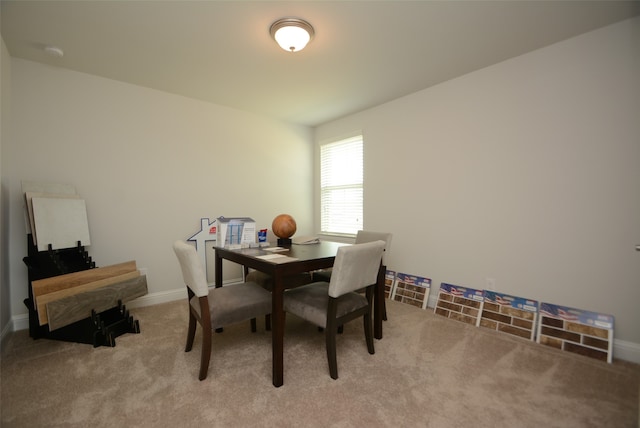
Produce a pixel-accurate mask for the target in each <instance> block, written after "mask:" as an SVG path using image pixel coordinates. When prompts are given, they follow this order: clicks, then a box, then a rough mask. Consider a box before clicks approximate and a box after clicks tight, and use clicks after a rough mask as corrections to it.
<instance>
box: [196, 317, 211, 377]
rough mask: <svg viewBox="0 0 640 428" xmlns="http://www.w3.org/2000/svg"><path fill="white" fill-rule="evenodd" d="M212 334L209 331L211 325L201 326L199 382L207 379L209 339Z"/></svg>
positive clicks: (209, 356)
mask: <svg viewBox="0 0 640 428" xmlns="http://www.w3.org/2000/svg"><path fill="white" fill-rule="evenodd" d="M212 335H213V332H212V331H211V325H208V326H207V325H203V326H202V354H201V355H200V376H199V377H198V378H199V379H200V380H205V379H206V378H207V372H208V371H209V359H210V358H211V337H212Z"/></svg>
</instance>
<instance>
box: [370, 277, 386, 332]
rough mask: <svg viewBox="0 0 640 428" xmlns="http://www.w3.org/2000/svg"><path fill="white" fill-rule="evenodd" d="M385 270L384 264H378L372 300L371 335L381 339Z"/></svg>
mask: <svg viewBox="0 0 640 428" xmlns="http://www.w3.org/2000/svg"><path fill="white" fill-rule="evenodd" d="M386 270H387V268H386V266H384V265H380V269H379V270H378V281H377V283H376V292H375V295H374V301H373V337H375V338H376V339H382V318H383V317H384V277H385V273H386Z"/></svg>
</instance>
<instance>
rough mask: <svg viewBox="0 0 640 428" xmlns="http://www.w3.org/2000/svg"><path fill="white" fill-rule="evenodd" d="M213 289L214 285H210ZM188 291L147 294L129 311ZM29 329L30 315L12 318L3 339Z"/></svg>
mask: <svg viewBox="0 0 640 428" xmlns="http://www.w3.org/2000/svg"><path fill="white" fill-rule="evenodd" d="M240 281H241V279H237V278H236V279H231V280H228V281H225V282H224V285H229V284H234V283H237V282H240ZM210 287H213V285H210ZM186 297H187V290H186V288H184V287H180V288H176V289H173V290H168V291H159V292H157V293H151V294H145V295H144V296H141V297H138V298H137V299H135V300H132V301H130V302H127V303H126V305H125V306H126V307H127V309H132V308H142V307H145V306H153V305H159V304H161V303H168V302H173V301H175V300H180V299H186ZM28 328H29V314H21V315H16V316H13V317H11V321H10V322H9V323H8V325H7V326H6V327H5V329H4V330H3V331H2V339H4V337H5V335H7V334H9V333H11V332H14V331H18V330H27V329H28Z"/></svg>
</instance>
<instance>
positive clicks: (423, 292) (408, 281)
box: [391, 273, 431, 309]
mask: <svg viewBox="0 0 640 428" xmlns="http://www.w3.org/2000/svg"><path fill="white" fill-rule="evenodd" d="M429 291H431V279H429V278H424V277H422V276H415V275H407V274H406V273H398V274H397V275H396V279H395V284H394V286H393V291H392V293H391V300H395V301H397V302H401V303H407V304H409V305H413V306H417V307H419V308H422V309H426V308H427V302H428V300H429Z"/></svg>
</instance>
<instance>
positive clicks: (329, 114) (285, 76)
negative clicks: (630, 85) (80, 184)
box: [1, 0, 640, 126]
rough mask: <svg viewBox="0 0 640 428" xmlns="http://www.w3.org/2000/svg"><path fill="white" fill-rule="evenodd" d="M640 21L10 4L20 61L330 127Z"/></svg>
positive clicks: (533, 13) (528, 4)
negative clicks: (299, 26)
mask: <svg viewBox="0 0 640 428" xmlns="http://www.w3.org/2000/svg"><path fill="white" fill-rule="evenodd" d="M637 15H640V2H639V1H637V0H636V1H612V0H608V1H596V0H587V1H580V0H571V1H550V0H536V1H524V0H519V1H515V0H514V1H504V0H502V1H482V0H473V1H459V0H458V1H453V0H451V1H289V2H286V1H205V0H201V1H187V0H175V1H170V0H158V1H153V0H138V1H99V0H85V1H57V0H47V1H32V0H20V1H8V0H2V2H1V18H2V21H1V32H2V37H3V39H4V41H5V44H6V46H7V48H8V50H9V52H10V54H11V56H13V57H18V58H24V59H28V60H32V61H37V62H41V63H45V64H51V65H56V66H59V67H64V68H68V69H72V70H77V71H81V72H84V73H90V74H94V75H98V76H103V77H106V78H110V79H115V80H120V81H124V82H129V83H133V84H136V85H141V86H145V87H149V88H155V89H159V90H162V91H166V92H171V93H174V94H180V95H184V96H187V97H191V98H196V99H200V100H204V101H209V102H212V103H216V104H220V105H225V106H229V107H233V108H238V109H242V110H247V111H251V112H255V113H258V114H263V115H268V116H271V117H275V118H279V119H283V120H286V121H290V122H294V123H299V124H302V125H308V126H316V125H319V124H322V123H324V122H327V121H330V120H333V119H336V118H339V117H341V116H345V115H347V114H350V113H354V112H357V111H360V110H364V109H367V108H370V107H372V106H375V105H379V104H381V103H384V102H387V101H390V100H392V99H395V98H398V97H401V96H404V95H407V94H410V93H413V92H416V91H419V90H421V89H424V88H427V87H429V86H432V85H435V84H438V83H440V82H443V81H446V80H449V79H452V78H455V77H457V76H461V75H463V74H466V73H469V72H471V71H474V70H478V69H480V68H483V67H487V66H489V65H492V64H495V63H497V62H500V61H503V60H505V59H508V58H512V57H514V56H517V55H521V54H524V53H526V52H529V51H532V50H534V49H538V48H541V47H544V46H548V45H550V44H552V43H555V42H558V41H561V40H564V39H567V38H569V37H573V36H575V35H578V34H581V33H584V32H587V31H590V30H593V29H596V28H599V27H602V26H605V25H609V24H612V23H614V22H617V21H620V20H623V19H627V18H630V17H633V16H637ZM287 16H295V17H300V18H303V19H306V20H307V21H309V22H310V23H311V24H312V25H313V26H314V28H315V31H316V35H315V38H314V39H313V40H312V41H311V43H310V44H309V45H308V46H307V48H306V49H305V50H303V51H301V52H299V53H290V52H285V51H284V50H282V49H281V48H280V47H278V45H277V44H276V43H275V42H274V41H273V40H272V39H271V38H270V36H269V26H270V25H271V23H272V22H273V21H275V20H277V19H279V18H282V17H287ZM45 45H54V46H57V47H60V48H61V49H63V50H64V56H63V57H62V58H52V57H49V56H47V55H46V54H45V53H44V51H43V47H44V46H45Z"/></svg>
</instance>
